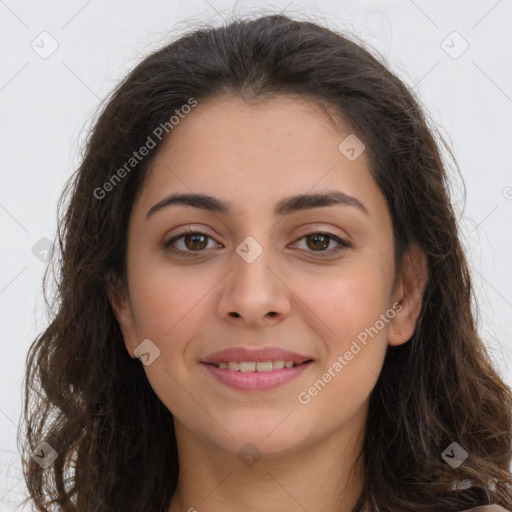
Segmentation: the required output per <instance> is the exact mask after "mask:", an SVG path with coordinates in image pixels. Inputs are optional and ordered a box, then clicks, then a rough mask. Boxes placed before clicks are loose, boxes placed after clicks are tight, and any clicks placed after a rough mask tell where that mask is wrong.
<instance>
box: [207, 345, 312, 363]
mask: <svg viewBox="0 0 512 512" xmlns="http://www.w3.org/2000/svg"><path fill="white" fill-rule="evenodd" d="M310 359H313V358H312V357H309V356H303V355H301V354H297V353H295V352H290V351H289V350H284V349H282V348H279V347H264V348H259V349H249V348H245V347H232V348H227V349H224V350H219V351H218V352H214V353H213V354H210V355H209V356H207V357H205V358H204V359H203V361H202V362H203V363H213V364H218V363H221V362H224V363H229V362H230V361H256V362H258V361H259V362H262V361H272V360H282V361H293V363H294V364H301V363H304V362H306V361H309V360H310Z"/></svg>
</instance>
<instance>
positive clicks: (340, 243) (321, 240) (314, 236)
mask: <svg viewBox="0 0 512 512" xmlns="http://www.w3.org/2000/svg"><path fill="white" fill-rule="evenodd" d="M299 240H306V244H308V247H311V246H313V247H315V250H314V251H312V252H320V253H327V254H328V255H330V254H333V253H337V252H339V251H342V250H344V249H346V248H348V247H351V244H350V243H349V242H347V241H346V240H343V239H342V238H340V237H338V236H336V235H333V234H331V233H324V232H318V231H315V232H313V233H308V234H307V235H304V236H303V237H301V238H299ZM332 241H334V242H336V244H337V246H336V247H334V249H331V250H330V251H325V250H323V249H325V248H327V247H329V245H330V243H331V242H332ZM309 242H311V243H309ZM321 256H323V254H322V255H321Z"/></svg>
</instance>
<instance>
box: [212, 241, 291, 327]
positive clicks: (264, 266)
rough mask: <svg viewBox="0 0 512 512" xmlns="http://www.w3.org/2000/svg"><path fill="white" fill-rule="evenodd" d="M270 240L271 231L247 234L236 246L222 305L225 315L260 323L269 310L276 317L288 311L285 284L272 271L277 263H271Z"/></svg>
mask: <svg viewBox="0 0 512 512" xmlns="http://www.w3.org/2000/svg"><path fill="white" fill-rule="evenodd" d="M258 239H259V241H258ZM269 240H270V234H269V233H264V234H261V235H256V236H248V237H246V238H245V239H244V240H242V242H241V243H240V244H239V245H238V246H237V247H236V249H235V253H234V254H233V260H232V267H231V272H230V273H229V277H228V285H227V286H226V288H225V289H224V292H223V298H222V301H221V304H220V308H221V311H220V313H221V314H222V315H223V316H227V315H230V316H237V317H238V316H240V317H243V318H245V320H246V321H247V322H259V321H261V320H262V319H263V318H264V317H265V316H266V315H267V314H269V313H272V315H271V316H275V315H276V314H283V313H285V312H287V309H288V306H287V302H288V301H287V298H286V295H287V294H286V287H285V286H283V284H282V283H281V281H280V280H279V279H278V277H277V276H276V274H275V272H276V271H275V270H272V269H273V267H275V266H276V265H274V264H273V263H272V257H271V255H272V250H271V249H270V243H269ZM260 242H261V243H260ZM235 313H236V315H234V314H235Z"/></svg>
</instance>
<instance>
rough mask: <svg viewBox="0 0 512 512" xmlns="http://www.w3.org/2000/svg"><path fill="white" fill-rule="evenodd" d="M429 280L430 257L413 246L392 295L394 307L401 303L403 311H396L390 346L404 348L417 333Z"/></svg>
mask: <svg viewBox="0 0 512 512" xmlns="http://www.w3.org/2000/svg"><path fill="white" fill-rule="evenodd" d="M427 280H428V260H427V256H426V255H425V253H424V252H423V251H422V250H421V249H420V248H419V247H418V246H417V245H416V244H413V245H411V246H410V247H409V248H408V249H407V250H406V252H405V254H404V258H403V261H402V266H401V269H400V275H399V277H398V281H397V284H396V286H395V289H394V292H393V304H395V303H398V304H400V306H401V308H398V307H397V308H396V313H395V316H394V317H393V318H392V320H391V321H390V322H389V330H388V344H389V345H392V346H396V345H402V344H403V343H405V342H406V341H408V340H409V339H410V338H411V337H412V335H413V334H414V330H415V329H416V321H417V319H418V316H419V314H420V311H421V306H422V303H423V292H424V291H425V287H426V284H427Z"/></svg>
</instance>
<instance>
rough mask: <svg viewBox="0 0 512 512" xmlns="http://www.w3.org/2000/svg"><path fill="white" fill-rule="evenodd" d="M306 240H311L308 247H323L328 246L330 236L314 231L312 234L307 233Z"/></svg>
mask: <svg viewBox="0 0 512 512" xmlns="http://www.w3.org/2000/svg"><path fill="white" fill-rule="evenodd" d="M307 240H308V242H309V241H311V245H310V247H311V248H312V249H315V250H317V249H320V250H322V249H325V248H327V247H329V242H330V238H329V236H327V235H325V234H323V233H315V234H314V235H308V237H307Z"/></svg>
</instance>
